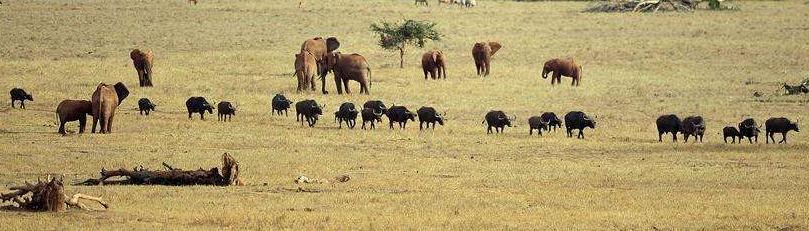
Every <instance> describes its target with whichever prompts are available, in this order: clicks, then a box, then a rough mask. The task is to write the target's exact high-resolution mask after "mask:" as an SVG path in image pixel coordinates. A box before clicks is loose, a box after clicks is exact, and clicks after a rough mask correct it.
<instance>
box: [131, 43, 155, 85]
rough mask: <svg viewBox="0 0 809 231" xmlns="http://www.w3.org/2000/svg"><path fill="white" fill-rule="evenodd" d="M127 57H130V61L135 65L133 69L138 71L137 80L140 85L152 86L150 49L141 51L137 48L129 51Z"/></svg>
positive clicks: (152, 56)
mask: <svg viewBox="0 0 809 231" xmlns="http://www.w3.org/2000/svg"><path fill="white" fill-rule="evenodd" d="M129 57H130V58H132V63H133V64H134V65H135V71H137V72H138V82H139V83H140V86H141V87H151V86H152V77H153V73H152V59H154V54H152V52H151V51H141V50H138V49H134V50H132V52H129Z"/></svg>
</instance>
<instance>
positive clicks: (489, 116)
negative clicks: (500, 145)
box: [481, 111, 513, 134]
mask: <svg viewBox="0 0 809 231" xmlns="http://www.w3.org/2000/svg"><path fill="white" fill-rule="evenodd" d="M511 120H513V119H510V118H508V116H506V113H505V112H503V111H489V113H486V118H485V120H483V122H481V124H482V123H486V124H487V125H488V128H487V129H486V134H492V127H494V130H495V131H496V132H497V133H502V132H503V129H505V127H506V126H508V127H511Z"/></svg>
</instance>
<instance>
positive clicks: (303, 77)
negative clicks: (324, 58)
mask: <svg viewBox="0 0 809 231" xmlns="http://www.w3.org/2000/svg"><path fill="white" fill-rule="evenodd" d="M295 75H296V76H297V77H298V92H301V91H303V90H306V87H307V86H309V87H310V89H311V90H312V91H314V90H315V88H316V86H315V76H316V75H317V60H315V56H314V55H313V54H312V53H310V52H309V51H301V53H300V54H295Z"/></svg>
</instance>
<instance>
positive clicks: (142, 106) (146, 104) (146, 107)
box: [138, 98, 157, 115]
mask: <svg viewBox="0 0 809 231" xmlns="http://www.w3.org/2000/svg"><path fill="white" fill-rule="evenodd" d="M155 107H157V105H156V104H153V103H152V101H150V100H149V99H147V98H141V99H140V100H138V110H140V114H141V115H143V113H144V112H145V113H146V115H149V112H151V111H154V110H155Z"/></svg>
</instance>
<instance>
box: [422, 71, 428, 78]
mask: <svg viewBox="0 0 809 231" xmlns="http://www.w3.org/2000/svg"><path fill="white" fill-rule="evenodd" d="M422 71H423V72H424V80H427V69H422Z"/></svg>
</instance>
